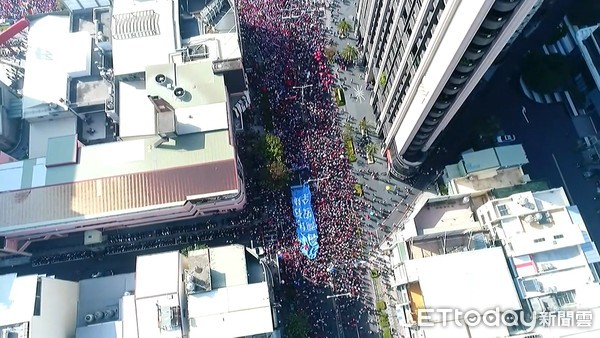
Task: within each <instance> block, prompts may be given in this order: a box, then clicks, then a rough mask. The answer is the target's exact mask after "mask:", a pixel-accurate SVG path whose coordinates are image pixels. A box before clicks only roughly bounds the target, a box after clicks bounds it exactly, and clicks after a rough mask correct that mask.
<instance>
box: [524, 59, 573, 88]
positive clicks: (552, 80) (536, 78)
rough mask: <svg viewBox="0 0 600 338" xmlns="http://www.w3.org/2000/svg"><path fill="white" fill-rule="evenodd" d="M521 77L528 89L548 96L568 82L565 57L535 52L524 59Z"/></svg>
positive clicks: (568, 69) (568, 72) (567, 64)
mask: <svg viewBox="0 0 600 338" xmlns="http://www.w3.org/2000/svg"><path fill="white" fill-rule="evenodd" d="M522 76H523V82H525V84H526V85H527V86H528V87H529V89H531V90H533V91H535V92H537V93H540V94H548V93H552V92H555V91H557V90H559V89H561V88H563V87H564V86H565V85H566V84H567V83H568V82H569V80H570V77H571V70H570V67H569V63H568V59H567V57H566V56H564V55H560V54H550V55H546V54H544V53H539V52H536V53H531V54H529V55H528V56H527V57H526V59H525V64H524V66H523V74H522Z"/></svg>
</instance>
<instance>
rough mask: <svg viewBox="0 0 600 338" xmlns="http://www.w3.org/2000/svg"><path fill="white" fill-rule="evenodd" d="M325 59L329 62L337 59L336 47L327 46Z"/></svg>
mask: <svg viewBox="0 0 600 338" xmlns="http://www.w3.org/2000/svg"><path fill="white" fill-rule="evenodd" d="M324 54H325V57H326V58H327V61H329V62H333V59H334V58H335V55H336V54H337V49H336V48H335V46H327V48H325V52H324Z"/></svg>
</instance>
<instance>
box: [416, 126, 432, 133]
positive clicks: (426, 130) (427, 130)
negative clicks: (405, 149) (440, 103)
mask: <svg viewBox="0 0 600 338" xmlns="http://www.w3.org/2000/svg"><path fill="white" fill-rule="evenodd" d="M434 129H435V126H421V129H419V133H431V132H432V131H433V130H434Z"/></svg>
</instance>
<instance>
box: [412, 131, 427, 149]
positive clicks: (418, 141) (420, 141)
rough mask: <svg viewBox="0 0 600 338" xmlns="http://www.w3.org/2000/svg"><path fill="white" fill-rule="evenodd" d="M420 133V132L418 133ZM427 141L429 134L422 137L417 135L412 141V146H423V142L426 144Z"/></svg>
mask: <svg viewBox="0 0 600 338" xmlns="http://www.w3.org/2000/svg"><path fill="white" fill-rule="evenodd" d="M417 135H419V134H417ZM425 142H427V136H425V137H423V138H421V137H415V138H414V139H413V140H412V142H411V144H410V145H411V146H417V147H419V148H420V147H421V146H422V145H423V144H425Z"/></svg>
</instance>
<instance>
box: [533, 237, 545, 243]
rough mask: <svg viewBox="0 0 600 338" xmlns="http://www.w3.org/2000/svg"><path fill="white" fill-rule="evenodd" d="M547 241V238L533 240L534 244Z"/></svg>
mask: <svg viewBox="0 0 600 338" xmlns="http://www.w3.org/2000/svg"><path fill="white" fill-rule="evenodd" d="M545 241H546V239H545V238H536V239H534V240H533V243H542V242H545Z"/></svg>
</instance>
